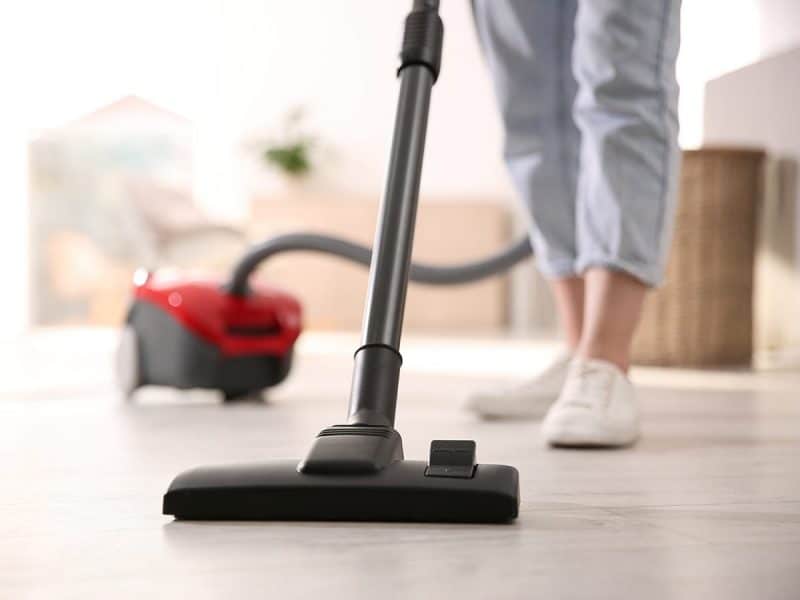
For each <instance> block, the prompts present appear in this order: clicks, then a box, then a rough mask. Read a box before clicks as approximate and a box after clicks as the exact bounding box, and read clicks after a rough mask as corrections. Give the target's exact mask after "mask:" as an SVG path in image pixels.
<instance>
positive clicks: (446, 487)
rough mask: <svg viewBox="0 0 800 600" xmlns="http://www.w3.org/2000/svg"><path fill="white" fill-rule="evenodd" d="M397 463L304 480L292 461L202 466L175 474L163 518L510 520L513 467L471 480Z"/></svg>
mask: <svg viewBox="0 0 800 600" xmlns="http://www.w3.org/2000/svg"><path fill="white" fill-rule="evenodd" d="M427 471H428V465H427V464H426V463H425V462H424V461H406V460H399V461H395V462H393V463H392V464H390V465H388V466H386V467H385V468H383V469H381V470H379V471H377V472H374V473H371V474H366V473H365V474H345V475H340V474H325V475H320V474H305V473H300V472H299V471H298V462H297V461H291V460H288V461H279V462H271V463H265V464H256V465H249V466H227V467H201V468H198V469H193V470H191V471H187V472H185V473H182V474H181V475H179V476H178V477H176V478H175V480H174V481H173V482H172V485H170V487H169V490H168V491H167V493H166V494H165V496H164V514H169V515H173V516H174V517H175V518H176V519H193V520H210V519H213V520H302V521H416V522H426V521H427V522H462V523H470V522H471V523H502V522H507V521H511V520H513V519H514V518H516V516H517V512H518V507H519V476H518V473H517V470H516V469H515V468H513V467H508V466H502V465H488V464H487V465H483V464H482V465H477V466H476V467H475V469H474V471H473V472H472V476H471V477H452V476H431V475H428V474H426V472H427Z"/></svg>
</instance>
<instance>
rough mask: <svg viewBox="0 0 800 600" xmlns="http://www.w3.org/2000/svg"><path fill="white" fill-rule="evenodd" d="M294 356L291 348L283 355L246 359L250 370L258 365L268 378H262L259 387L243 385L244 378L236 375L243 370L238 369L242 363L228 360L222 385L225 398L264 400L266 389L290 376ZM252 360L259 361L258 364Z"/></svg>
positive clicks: (232, 399)
mask: <svg viewBox="0 0 800 600" xmlns="http://www.w3.org/2000/svg"><path fill="white" fill-rule="evenodd" d="M292 356H293V351H292V350H289V351H288V352H286V353H285V354H284V355H283V356H261V357H250V358H249V359H245V360H246V364H247V367H246V368H247V370H248V371H251V372H252V369H253V366H256V365H257V366H256V368H257V369H258V372H259V373H260V374H261V375H262V376H263V377H266V380H264V379H262V383H261V385H259V386H257V387H252V386H249V387H246V386H244V387H243V386H242V385H241V382H242V381H243V379H244V378H239V377H237V376H236V375H237V374H238V373H241V371H238V368H240V367H241V364H240V363H239V362H238V361H230V362H226V363H225V366H224V367H223V373H224V375H223V380H224V383H222V385H221V386H220V391H221V392H222V397H223V399H224V400H225V402H242V401H244V402H247V401H254V400H255V401H258V400H263V399H264V397H263V394H264V392H266V390H268V389H269V388H271V387H274V386H276V385H278V384H279V383H282V382H283V380H284V379H286V377H288V375H289V371H290V370H291V368H292ZM252 361H257V363H256V365H254V364H253V362H252ZM237 365H238V366H237Z"/></svg>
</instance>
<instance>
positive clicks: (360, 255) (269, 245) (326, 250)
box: [228, 233, 533, 296]
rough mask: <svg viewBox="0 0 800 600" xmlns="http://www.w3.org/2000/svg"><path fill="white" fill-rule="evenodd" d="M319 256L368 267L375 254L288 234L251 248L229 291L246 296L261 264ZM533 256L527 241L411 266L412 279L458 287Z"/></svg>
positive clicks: (337, 242) (324, 237)
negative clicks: (459, 260)
mask: <svg viewBox="0 0 800 600" xmlns="http://www.w3.org/2000/svg"><path fill="white" fill-rule="evenodd" d="M298 251H305V252H320V253H323V254H331V255H333V256H338V257H339V258H344V259H346V260H350V261H352V262H356V263H359V264H362V265H364V266H365V267H369V264H370V260H371V259H372V250H371V249H370V248H368V247H367V246H362V245H360V244H355V243H353V242H350V241H347V240H344V239H342V238H337V237H333V236H330V235H322V234H316V233H289V234H285V235H279V236H277V237H274V238H272V239H269V240H267V241H266V242H263V243H261V244H259V245H257V246H255V247H253V248H251V249H250V250H249V251H248V252H247V253H246V254H245V255H244V256H243V257H242V258H241V260H239V262H238V264H237V265H236V267H235V268H234V271H233V276H232V277H231V280H230V282H229V284H228V291H229V292H230V293H232V294H234V295H237V296H244V295H246V294H247V280H248V279H249V278H250V275H251V274H252V272H253V271H255V269H256V267H258V265H259V264H260V263H261V261H263V260H266V259H267V258H270V257H271V256H274V255H276V254H280V253H282V252H298ZM532 255H533V248H532V247H531V243H530V240H529V239H528V238H527V237H524V238H522V239H520V240H519V241H517V242H515V243H513V244H512V245H510V246H509V247H508V248H506V249H505V250H502V251H501V252H498V253H497V254H494V255H492V256H489V257H487V258H484V259H482V260H479V261H476V262H469V263H464V264H461V265H453V266H448V267H442V266H436V265H427V264H421V263H414V262H412V263H411V272H410V274H409V277H410V279H411V281H416V282H417V283H427V284H430V285H457V284H462V283H469V282H471V281H477V280H478V279H483V278H485V277H489V276H491V275H495V274H497V273H500V272H502V271H507V270H508V269H510V268H511V267H513V266H514V265H516V264H518V263H520V262H522V261H523V260H525V259H526V258H528V257H529V256H532Z"/></svg>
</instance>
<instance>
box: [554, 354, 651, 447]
mask: <svg viewBox="0 0 800 600" xmlns="http://www.w3.org/2000/svg"><path fill="white" fill-rule="evenodd" d="M542 434H543V436H544V439H545V440H546V441H547V443H548V444H550V445H551V446H590V447H591V446H606V447H612V446H627V445H629V444H632V443H633V442H635V441H636V439H637V438H638V437H639V408H638V406H637V403H636V395H635V392H634V389H633V385H632V384H631V382H630V380H629V379H628V378H627V377H626V376H625V374H624V373H623V372H622V371H621V370H620V369H619V368H618V367H617V366H616V365H613V364H611V363H609V362H606V361H604V360H583V359H576V360H574V361H573V362H572V365H570V368H569V374H568V375H567V380H566V382H565V383H564V389H563V390H562V391H561V395H560V396H559V397H558V400H556V402H555V404H553V406H552V407H551V408H550V410H549V411H548V413H547V416H546V417H545V419H544V422H543V423H542Z"/></svg>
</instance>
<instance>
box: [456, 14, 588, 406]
mask: <svg viewBox="0 0 800 600" xmlns="http://www.w3.org/2000/svg"><path fill="white" fill-rule="evenodd" d="M473 9H474V13H475V22H476V25H477V30H478V34H479V37H480V40H481V43H482V45H483V49H484V54H485V57H486V61H487V63H488V65H489V67H490V71H491V75H492V78H493V81H494V85H495V92H496V95H497V99H498V104H499V106H500V112H501V116H502V119H503V125H504V128H505V147H504V155H505V159H506V163H507V166H508V170H509V173H510V175H511V179H512V182H513V183H514V186H515V188H516V190H517V195H518V197H519V198H520V199H521V200H522V202H523V205H524V208H525V216H526V217H527V219H528V221H529V227H530V232H531V240H532V242H533V246H534V249H535V251H536V264H537V266H538V268H539V269H540V270H541V271H542V272H543V273H544V274H545V275H546V276H547V277H548V278H549V279H551V280H552V281H553V284H552V287H553V290H554V293H555V297H556V305H557V307H558V312H559V315H560V317H561V322H562V324H563V327H564V330H565V332H566V342H567V346H568V349H569V351H568V352H564V353H562V354H560V355H559V356H558V357H556V358H555V359H554V360H553V362H552V363H551V364H550V366H548V367H547V368H546V369H544V370H541V369H535V368H532V370H531V371H532V372H531V375H534V377H533V378H532V379H530V380H529V381H526V382H524V383H522V384H521V385H515V386H513V387H510V388H496V389H489V390H485V391H480V392H477V393H475V394H473V395H472V396H471V397H470V400H469V404H468V407H469V409H470V410H472V411H473V412H476V413H478V414H479V415H481V416H484V417H493V418H497V417H510V418H521V417H526V418H531V417H541V416H543V415H544V413H545V412H546V411H547V409H548V408H549V407H550V405H551V404H552V403H553V401H554V400H555V399H556V397H557V396H558V394H559V392H560V391H561V387H562V385H563V383H564V378H565V377H566V372H567V369H568V366H569V363H570V360H571V359H572V353H573V352H574V351H575V348H576V347H577V344H578V341H579V339H580V334H581V324H582V321H583V282H582V280H581V278H579V277H576V276H575V261H576V258H577V247H576V234H575V194H576V188H577V177H578V154H579V149H580V133H579V131H578V129H577V127H576V125H575V123H574V121H573V119H572V114H571V109H572V104H573V102H574V99H575V95H576V93H577V82H576V81H575V78H574V76H573V74H572V48H573V39H574V29H575V14H576V12H577V0H473Z"/></svg>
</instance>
